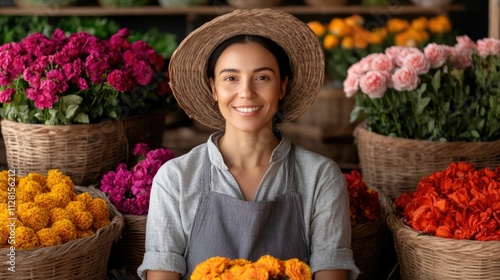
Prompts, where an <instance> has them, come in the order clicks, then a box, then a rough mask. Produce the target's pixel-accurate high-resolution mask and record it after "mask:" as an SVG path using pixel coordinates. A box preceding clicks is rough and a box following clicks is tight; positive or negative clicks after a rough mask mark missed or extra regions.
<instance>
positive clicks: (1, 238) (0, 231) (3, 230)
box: [0, 225, 10, 247]
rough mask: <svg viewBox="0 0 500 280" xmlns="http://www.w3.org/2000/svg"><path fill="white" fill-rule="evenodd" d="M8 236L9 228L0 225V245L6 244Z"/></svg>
mask: <svg viewBox="0 0 500 280" xmlns="http://www.w3.org/2000/svg"><path fill="white" fill-rule="evenodd" d="M9 236H10V228H9V227H8V226H7V225H1V226H0V247H2V246H4V245H7V244H8V243H7V241H8V240H9Z"/></svg>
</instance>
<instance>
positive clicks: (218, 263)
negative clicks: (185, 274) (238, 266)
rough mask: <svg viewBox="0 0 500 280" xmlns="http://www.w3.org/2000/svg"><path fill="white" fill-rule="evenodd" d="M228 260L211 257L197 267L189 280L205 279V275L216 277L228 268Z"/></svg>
mask: <svg viewBox="0 0 500 280" xmlns="http://www.w3.org/2000/svg"><path fill="white" fill-rule="evenodd" d="M229 262H230V259H229V258H224V257H212V258H209V259H207V260H206V261H204V262H203V263H201V264H199V265H197V266H196V267H195V269H194V271H193V273H192V275H191V280H202V279H207V278H205V277H207V275H210V274H212V275H217V274H220V273H222V272H223V271H224V270H226V269H227V268H228V267H229Z"/></svg>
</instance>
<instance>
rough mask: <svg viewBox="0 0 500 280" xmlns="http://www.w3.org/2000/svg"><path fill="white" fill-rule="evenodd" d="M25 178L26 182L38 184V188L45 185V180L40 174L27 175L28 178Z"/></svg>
mask: <svg viewBox="0 0 500 280" xmlns="http://www.w3.org/2000/svg"><path fill="white" fill-rule="evenodd" d="M26 178H27V179H28V180H31V181H36V182H38V184H40V186H45V185H47V179H46V178H45V176H44V175H42V174H39V173H28V176H26Z"/></svg>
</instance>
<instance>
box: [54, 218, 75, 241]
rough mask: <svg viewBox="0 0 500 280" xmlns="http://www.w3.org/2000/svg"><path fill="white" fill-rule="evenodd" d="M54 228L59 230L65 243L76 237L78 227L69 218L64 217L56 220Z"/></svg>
mask: <svg viewBox="0 0 500 280" xmlns="http://www.w3.org/2000/svg"><path fill="white" fill-rule="evenodd" d="M52 228H53V229H54V230H55V231H56V232H57V234H58V235H59V236H60V237H61V239H62V241H63V243H66V242H68V241H71V240H74V239H76V227H75V225H74V224H73V223H72V222H71V221H70V220H68V219H62V220H59V221H56V222H55V223H54V224H53V225H52Z"/></svg>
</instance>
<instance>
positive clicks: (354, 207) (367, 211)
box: [344, 170, 382, 226]
mask: <svg viewBox="0 0 500 280" xmlns="http://www.w3.org/2000/svg"><path fill="white" fill-rule="evenodd" d="M344 175H345V178H346V181H347V190H348V192H349V207H350V215H351V226H355V225H357V224H360V223H364V222H367V221H373V220H376V219H377V218H379V217H380V215H381V211H382V210H381V207H380V203H379V201H378V196H379V195H378V192H377V191H376V190H374V189H370V188H368V186H367V185H366V183H365V182H364V181H363V178H362V176H361V173H359V171H357V170H352V171H351V173H347V174H344Z"/></svg>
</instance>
